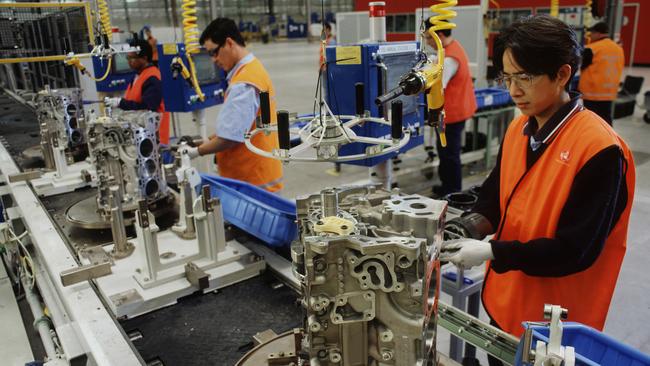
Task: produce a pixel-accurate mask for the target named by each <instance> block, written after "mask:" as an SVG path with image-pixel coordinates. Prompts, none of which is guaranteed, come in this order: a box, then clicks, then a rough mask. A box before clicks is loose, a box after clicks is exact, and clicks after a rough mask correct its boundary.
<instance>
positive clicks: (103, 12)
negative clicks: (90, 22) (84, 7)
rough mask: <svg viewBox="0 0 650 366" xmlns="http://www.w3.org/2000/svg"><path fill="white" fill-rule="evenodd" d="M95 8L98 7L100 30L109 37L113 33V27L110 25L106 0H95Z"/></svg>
mask: <svg viewBox="0 0 650 366" xmlns="http://www.w3.org/2000/svg"><path fill="white" fill-rule="evenodd" d="M97 8H98V9H99V22H100V24H101V26H102V31H103V32H104V34H105V35H107V36H109V37H110V36H111V35H112V34H113V27H112V26H111V14H110V11H109V9H108V3H107V2H106V0H97Z"/></svg>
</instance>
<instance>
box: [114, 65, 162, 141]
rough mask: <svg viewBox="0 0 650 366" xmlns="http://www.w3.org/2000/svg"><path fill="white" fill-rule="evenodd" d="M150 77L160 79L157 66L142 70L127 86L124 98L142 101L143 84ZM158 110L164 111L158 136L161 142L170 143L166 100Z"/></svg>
mask: <svg viewBox="0 0 650 366" xmlns="http://www.w3.org/2000/svg"><path fill="white" fill-rule="evenodd" d="M150 77H154V78H156V79H158V80H160V70H158V68H157V67H155V66H149V67H147V68H145V69H144V70H142V72H141V73H140V74H139V75H138V76H137V77H136V78H135V80H133V81H132V82H131V84H129V86H128V87H127V88H126V93H125V94H124V99H126V100H129V101H132V102H136V103H142V86H143V85H144V82H145V81H147V79H149V78H150ZM161 95H162V94H161ZM156 112H159V113H162V115H161V116H160V126H159V127H158V138H159V139H160V143H161V144H163V145H169V113H167V112H165V102H164V101H163V100H161V101H160V106H159V107H158V110H157V111H156Z"/></svg>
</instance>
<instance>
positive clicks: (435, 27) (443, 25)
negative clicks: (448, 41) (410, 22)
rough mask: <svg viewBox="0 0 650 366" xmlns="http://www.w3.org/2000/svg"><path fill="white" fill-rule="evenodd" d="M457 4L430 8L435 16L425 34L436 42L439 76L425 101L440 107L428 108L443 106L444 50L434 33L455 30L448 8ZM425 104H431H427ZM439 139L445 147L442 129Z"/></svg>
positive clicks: (444, 1)
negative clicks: (434, 102)
mask: <svg viewBox="0 0 650 366" xmlns="http://www.w3.org/2000/svg"><path fill="white" fill-rule="evenodd" d="M457 4H458V2H457V1H456V0H440V3H439V4H436V5H432V6H431V12H432V13H434V14H436V15H433V16H431V17H430V18H429V22H430V23H431V24H432V25H431V28H429V29H428V30H427V32H429V35H430V36H431V37H432V38H433V40H434V41H435V42H436V46H437V48H438V64H437V65H435V68H436V69H437V72H438V73H440V76H439V77H436V78H435V80H436V84H438V85H434V86H433V87H432V88H431V89H430V92H429V95H428V96H427V100H431V101H432V102H433V101H437V103H440V104H441V105H440V106H438V105H429V108H432V107H433V108H438V107H442V105H444V101H445V97H444V95H443V90H442V68H443V65H444V60H445V49H444V47H443V46H442V42H441V41H440V38H439V37H438V34H437V33H436V32H437V31H440V30H445V29H453V28H456V24H454V23H452V22H451V21H450V20H451V19H453V18H455V17H456V12H455V11H453V10H451V9H449V8H451V7H452V6H455V5H457ZM427 104H432V103H430V102H427ZM439 137H440V145H442V146H443V147H445V146H447V137H446V135H445V130H444V129H442V130H441V131H440V132H439Z"/></svg>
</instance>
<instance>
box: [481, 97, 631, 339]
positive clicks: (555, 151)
mask: <svg viewBox="0 0 650 366" xmlns="http://www.w3.org/2000/svg"><path fill="white" fill-rule="evenodd" d="M526 121H527V117H526V116H521V117H519V118H517V119H515V120H514V121H513V122H512V124H511V125H510V127H509V128H508V130H507V132H506V136H505V139H504V143H503V153H502V160H501V166H500V172H501V176H500V196H499V200H500V208H501V220H500V223H499V227H500V228H501V227H502V228H501V230H499V231H498V232H497V234H496V235H495V239H496V240H518V241H520V242H522V243H524V244H520V245H526V244H525V243H526V242H528V241H530V240H532V239H536V238H553V237H554V236H555V232H556V228H557V224H558V220H559V218H560V214H561V212H562V209H563V208H564V206H565V203H566V201H567V198H568V196H569V192H570V190H571V185H572V184H573V180H574V178H575V176H576V175H577V174H578V172H579V171H580V169H581V168H582V167H583V166H584V165H585V163H587V162H588V161H589V159H591V158H592V157H593V156H594V155H596V154H597V153H598V152H600V151H602V150H603V149H605V148H607V147H610V146H613V145H616V146H619V148H620V149H621V151H622V153H623V156H624V157H625V159H626V161H627V164H625V165H624V167H625V168H626V173H625V184H626V185H627V192H628V197H627V205H626V207H625V209H624V211H623V213H622V214H621V216H620V218H619V219H618V222H616V223H615V224H614V226H613V228H612V230H611V232H610V234H609V236H608V237H607V239H606V241H605V245H604V247H603V250H602V252H601V253H600V255H599V256H598V258H597V259H596V261H595V262H594V263H593V264H592V265H591V266H590V267H589V268H587V269H585V270H583V271H581V272H579V273H574V274H571V275H568V276H563V277H538V276H529V275H526V274H525V273H523V272H522V271H508V272H505V273H502V274H499V273H496V272H495V271H494V270H492V269H491V266H490V262H488V266H487V268H488V270H487V272H486V274H485V281H484V288H483V295H482V297H483V304H484V306H485V309H486V311H487V313H488V314H489V315H490V317H491V318H492V319H494V321H496V323H497V324H498V326H499V327H500V328H502V329H503V330H505V331H506V332H508V333H510V334H513V335H515V336H521V334H522V333H523V327H522V326H521V323H522V322H523V321H540V320H542V319H543V309H544V304H555V305H561V306H562V307H564V308H567V309H568V310H569V318H568V320H569V321H576V322H580V323H583V324H586V325H589V326H591V327H593V328H596V329H599V330H602V329H603V326H604V325H605V318H606V317H607V311H608V309H609V304H610V301H611V298H612V295H613V293H614V287H615V286H616V279H617V278H618V273H619V270H620V268H621V264H622V262H623V256H624V255H625V247H626V240H627V227H628V222H629V218H630V210H631V206H632V201H633V200H634V179H635V171H634V161H633V158H632V153H631V151H630V149H629V148H628V146H627V145H626V144H625V142H624V141H623V140H622V139H621V138H620V137H619V136H618V135H617V134H616V133H615V132H614V130H613V129H612V128H611V127H610V126H609V125H607V124H606V123H605V122H604V121H603V120H602V119H601V118H600V117H598V116H597V115H596V114H595V113H593V112H591V111H588V110H583V111H580V112H577V113H576V114H575V115H573V117H571V118H570V119H569V120H568V121H567V122H566V124H565V125H564V126H562V127H561V129H560V130H559V131H558V132H556V133H555V135H554V136H552V140H550V145H549V146H548V147H547V148H546V150H545V151H544V153H543V154H542V156H541V157H540V158H539V160H538V161H537V162H535V164H534V165H533V166H532V167H531V168H530V170H529V171H528V172H526V148H527V146H528V144H529V137H528V136H525V135H524V134H523V133H522V131H523V128H524V124H525V123H526ZM522 177H523V178H522ZM504 215H506V216H505V217H504ZM504 221H505V222H504ZM558 260H561V258H558Z"/></svg>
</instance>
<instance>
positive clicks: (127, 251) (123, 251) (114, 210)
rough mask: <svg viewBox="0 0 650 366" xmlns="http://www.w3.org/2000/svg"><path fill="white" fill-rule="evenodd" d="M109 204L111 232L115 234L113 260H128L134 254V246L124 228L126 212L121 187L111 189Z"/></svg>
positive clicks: (111, 187)
mask: <svg viewBox="0 0 650 366" xmlns="http://www.w3.org/2000/svg"><path fill="white" fill-rule="evenodd" d="M109 191H110V196H109V202H110V205H111V232H112V234H113V242H114V243H115V246H113V250H112V251H111V255H112V256H113V258H116V259H121V258H126V257H128V256H130V255H131V253H133V244H131V243H129V242H128V241H127V240H126V239H127V237H126V228H125V227H124V211H122V194H121V192H120V187H119V186H110V187H109Z"/></svg>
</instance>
